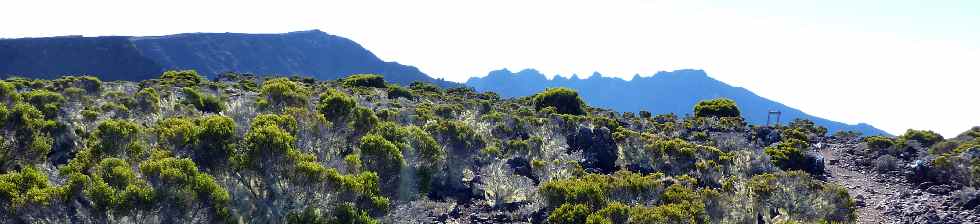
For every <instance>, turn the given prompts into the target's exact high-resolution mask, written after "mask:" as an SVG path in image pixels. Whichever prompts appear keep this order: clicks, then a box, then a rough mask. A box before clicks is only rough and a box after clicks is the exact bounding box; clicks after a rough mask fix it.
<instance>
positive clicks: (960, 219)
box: [817, 139, 980, 224]
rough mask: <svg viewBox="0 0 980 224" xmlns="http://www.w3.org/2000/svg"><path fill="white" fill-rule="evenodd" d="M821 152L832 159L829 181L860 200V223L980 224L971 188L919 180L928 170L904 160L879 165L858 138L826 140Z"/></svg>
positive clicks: (978, 197) (977, 199)
mask: <svg viewBox="0 0 980 224" xmlns="http://www.w3.org/2000/svg"><path fill="white" fill-rule="evenodd" d="M817 150H819V152H820V153H821V155H822V156H824V158H825V160H826V161H827V175H826V178H827V181H829V182H833V183H837V184H840V185H842V186H844V187H845V188H847V189H848V192H850V194H851V195H852V196H853V197H854V198H855V203H856V206H857V207H858V208H857V214H858V219H857V221H858V223H950V224H951V223H980V207H977V205H978V204H980V195H978V194H977V193H976V192H974V190H972V189H970V188H966V189H958V188H960V187H962V186H955V185H954V186H951V185H949V184H947V183H933V182H921V181H916V180H915V179H916V178H912V177H916V176H917V175H922V174H918V173H916V172H915V171H914V170H913V166H910V165H908V164H907V163H903V162H901V161H895V162H896V163H899V164H897V165H896V166H892V167H883V166H885V165H884V164H877V165H876V163H872V162H870V161H871V160H872V159H869V158H868V156H867V153H865V151H866V150H867V146H866V145H864V143H862V142H861V141H857V139H851V140H842V139H834V140H830V141H826V142H822V143H820V144H819V146H818V147H817ZM885 168H893V169H888V170H886V169H885Z"/></svg>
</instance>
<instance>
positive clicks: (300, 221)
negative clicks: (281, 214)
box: [286, 207, 329, 224]
mask: <svg viewBox="0 0 980 224" xmlns="http://www.w3.org/2000/svg"><path fill="white" fill-rule="evenodd" d="M328 221H329V219H328V218H327V217H326V216H324V215H322V214H320V209H316V208H313V207H306V209H303V212H298V213H297V212H290V213H289V214H286V223H288V224H328V223H329V222H328Z"/></svg>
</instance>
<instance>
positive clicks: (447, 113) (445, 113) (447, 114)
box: [433, 104, 463, 119]
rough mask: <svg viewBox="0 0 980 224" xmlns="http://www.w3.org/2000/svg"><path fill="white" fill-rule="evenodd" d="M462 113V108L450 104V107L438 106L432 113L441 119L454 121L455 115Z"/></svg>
mask: <svg viewBox="0 0 980 224" xmlns="http://www.w3.org/2000/svg"><path fill="white" fill-rule="evenodd" d="M462 111H463V107H461V106H459V105H456V104H450V105H438V106H436V107H435V109H434V111H433V112H434V113H435V114H436V115H438V116H440V117H442V118H446V119H454V118H456V115H457V114H459V113H461V112H462Z"/></svg>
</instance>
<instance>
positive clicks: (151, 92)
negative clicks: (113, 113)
mask: <svg viewBox="0 0 980 224" xmlns="http://www.w3.org/2000/svg"><path fill="white" fill-rule="evenodd" d="M136 106H137V108H138V109H139V110H140V111H143V112H146V113H156V112H159V111H160V94H158V93H157V90H156V89H153V88H143V89H141V90H140V91H139V92H136Z"/></svg>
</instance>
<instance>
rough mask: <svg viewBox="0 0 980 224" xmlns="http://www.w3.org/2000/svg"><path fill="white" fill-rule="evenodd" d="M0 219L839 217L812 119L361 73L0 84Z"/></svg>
mask: <svg viewBox="0 0 980 224" xmlns="http://www.w3.org/2000/svg"><path fill="white" fill-rule="evenodd" d="M0 99H2V102H3V104H2V106H0V123H2V124H3V129H2V131H0V133H2V134H3V138H2V143H0V146H2V147H0V161H2V164H0V172H2V175H0V204H2V205H0V222H3V223H20V222H25V223H27V222H29V223H36V222H41V223H67V222H95V223H105V222H112V223H209V222H245V223H269V222H272V223H279V222H288V223H376V222H386V223H429V222H461V223H491V222H492V223H509V222H531V223H542V222H547V223H627V222H628V223H753V222H757V221H765V222H767V223H769V222H790V221H799V222H852V221H853V220H855V215H856V214H855V205H854V202H853V200H852V198H851V196H850V195H849V194H848V192H847V190H846V189H844V188H841V187H839V186H837V185H834V184H830V183H826V182H824V181H821V180H819V179H818V178H817V177H818V176H819V175H820V174H821V173H822V161H820V160H819V157H816V156H814V155H813V154H812V153H809V152H808V149H809V148H810V144H809V143H810V142H814V141H816V140H819V139H821V138H822V137H821V136H823V135H824V134H825V132H826V130H825V129H822V128H821V127H818V126H814V125H813V124H812V123H808V122H806V121H803V120H800V121H795V122H793V123H792V124H791V125H789V126H784V127H781V128H767V127H753V126H748V125H746V123H745V122H744V121H743V120H742V118H741V117H739V115H740V112H739V109H738V108H737V107H735V106H734V102H732V101H730V100H726V99H718V100H711V101H705V102H702V103H700V104H699V105H698V106H697V107H695V108H692V109H693V111H694V112H693V114H695V115H696V116H694V117H676V116H672V115H658V116H653V115H652V114H650V113H646V112H641V113H639V114H633V113H617V112H614V111H608V110H604V109H599V108H593V107H589V106H587V105H585V104H584V103H583V102H582V101H581V99H580V98H579V97H578V94H577V93H576V92H575V91H574V90H570V89H563V88H559V89H549V90H547V91H543V92H541V93H539V94H536V95H535V96H532V97H525V98H518V99H512V100H503V99H500V97H498V96H497V95H496V94H494V93H489V92H488V93H478V92H475V91H473V90H471V89H466V88H455V89H442V88H438V87H436V86H434V85H432V84H425V83H415V84H412V85H410V86H406V87H401V86H397V85H393V84H391V83H386V82H385V81H384V80H383V79H382V78H381V77H380V76H376V75H355V76H350V77H347V78H344V79H341V80H336V81H327V82H318V81H314V80H313V79H310V78H297V77H294V78H273V77H255V76H248V75H234V74H227V75H224V76H221V77H219V78H217V79H215V80H214V81H209V80H205V79H204V78H202V77H201V76H199V75H198V74H197V73H196V72H193V71H170V72H166V73H164V74H162V75H161V76H159V78H158V79H150V80H144V81H141V82H127V81H114V82H103V81H100V80H98V79H96V78H92V77H62V78H58V79H54V80H32V79H20V78H17V79H8V80H4V81H2V82H0Z"/></svg>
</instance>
